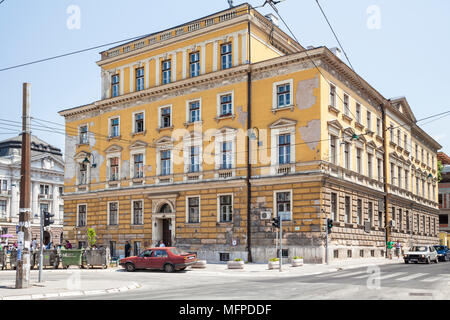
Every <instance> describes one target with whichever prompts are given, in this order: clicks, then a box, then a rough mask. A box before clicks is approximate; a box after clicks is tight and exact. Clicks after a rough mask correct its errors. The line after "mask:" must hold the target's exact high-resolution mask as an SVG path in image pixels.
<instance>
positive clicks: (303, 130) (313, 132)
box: [298, 120, 320, 150]
mask: <svg viewBox="0 0 450 320" xmlns="http://www.w3.org/2000/svg"><path fill="white" fill-rule="evenodd" d="M298 131H299V132H300V134H301V136H302V139H303V141H310V142H306V145H307V146H308V147H309V148H310V149H311V150H314V149H316V147H317V146H318V144H319V140H320V120H311V121H309V122H308V124H307V125H306V126H305V127H300V128H298Z"/></svg>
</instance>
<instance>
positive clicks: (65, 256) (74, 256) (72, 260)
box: [61, 249, 84, 269]
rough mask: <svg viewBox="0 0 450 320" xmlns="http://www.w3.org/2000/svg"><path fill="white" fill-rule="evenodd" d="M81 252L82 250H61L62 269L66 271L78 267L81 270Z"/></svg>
mask: <svg viewBox="0 0 450 320" xmlns="http://www.w3.org/2000/svg"><path fill="white" fill-rule="evenodd" d="M83 252H84V249H69V250H64V249H61V262H62V266H63V268H64V269H67V268H68V267H69V266H79V267H80V268H82V267H83V261H82V258H83Z"/></svg>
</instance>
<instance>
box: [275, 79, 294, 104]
mask: <svg viewBox="0 0 450 320" xmlns="http://www.w3.org/2000/svg"><path fill="white" fill-rule="evenodd" d="M289 105H291V85H290V84H289V83H285V84H282V85H279V86H277V107H278V108H282V107H286V106H289Z"/></svg>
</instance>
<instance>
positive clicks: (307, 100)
mask: <svg viewBox="0 0 450 320" xmlns="http://www.w3.org/2000/svg"><path fill="white" fill-rule="evenodd" d="M317 88H319V77H315V78H314V79H308V80H303V81H299V82H298V85H297V94H296V95H295V100H296V104H297V108H298V109H300V110H302V109H309V108H311V107H312V106H313V105H315V104H316V100H317V97H315V96H314V89H317Z"/></svg>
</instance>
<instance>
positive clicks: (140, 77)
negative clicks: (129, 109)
mask: <svg viewBox="0 0 450 320" xmlns="http://www.w3.org/2000/svg"><path fill="white" fill-rule="evenodd" d="M141 90H144V68H137V69H136V91H141Z"/></svg>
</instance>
